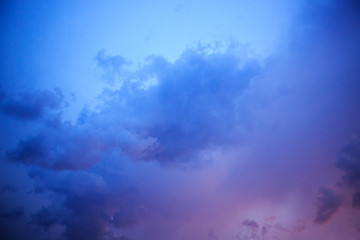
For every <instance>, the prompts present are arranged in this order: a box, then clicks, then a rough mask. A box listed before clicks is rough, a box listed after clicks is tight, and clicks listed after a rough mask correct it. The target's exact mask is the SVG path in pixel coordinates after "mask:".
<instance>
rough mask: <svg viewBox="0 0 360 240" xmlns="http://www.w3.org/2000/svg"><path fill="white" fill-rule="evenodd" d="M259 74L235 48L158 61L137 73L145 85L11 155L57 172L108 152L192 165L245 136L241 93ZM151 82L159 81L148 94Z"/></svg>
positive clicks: (114, 94)
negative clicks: (148, 82)
mask: <svg viewBox="0 0 360 240" xmlns="http://www.w3.org/2000/svg"><path fill="white" fill-rule="evenodd" d="M101 56H102V55H101ZM103 57H104V56H103ZM113 57H114V56H113ZM113 57H111V59H112V58H113ZM101 59H102V58H101ZM103 61H105V60H104V59H103ZM106 61H110V60H106ZM106 61H105V62H106ZM103 64H105V63H103ZM258 72H259V65H258V63H257V62H256V61H253V60H249V59H245V60H243V59H240V58H238V57H237V56H235V55H234V54H232V53H231V49H230V50H229V51H228V52H226V53H214V54H206V53H204V52H201V51H199V50H190V51H187V52H185V53H184V54H183V55H182V57H180V59H178V60H177V61H176V62H174V63H169V62H167V61H166V60H165V59H163V58H161V57H150V58H149V59H148V64H147V65H145V66H143V67H141V68H140V69H139V70H138V71H136V72H135V73H133V76H134V77H136V78H138V81H127V82H125V83H124V84H123V86H122V87H121V89H120V90H116V91H111V92H106V93H104V94H103V96H102V97H103V99H104V105H103V106H102V107H103V108H102V110H101V111H100V112H90V111H89V110H86V109H85V108H84V111H83V112H82V113H81V114H80V116H79V120H78V123H77V124H75V125H72V124H70V123H63V124H59V125H58V126H57V127H51V128H49V127H45V128H44V130H43V131H41V132H39V133H38V134H37V135H34V136H33V137H29V138H28V139H25V140H21V141H20V142H19V143H18V145H17V147H16V148H14V149H13V150H10V151H8V152H7V157H8V159H10V160H12V161H16V162H22V163H25V164H35V165H39V166H42V167H46V168H51V169H55V170H61V169H84V168H89V167H91V166H93V165H94V164H95V163H96V162H98V161H99V160H101V158H102V156H103V154H104V153H105V152H106V151H121V152H122V154H123V155H124V156H127V157H130V158H132V159H134V160H157V161H159V162H162V163H175V162H180V163H181V162H192V161H194V160H197V159H199V158H201V156H202V154H203V153H204V152H205V151H206V150H208V149H209V148H212V147H221V146H222V145H227V146H228V145H231V144H232V143H233V142H235V141H236V140H238V139H239V137H241V133H242V131H244V128H245V126H244V125H245V124H244V122H245V121H247V118H248V116H247V115H248V114H247V113H246V112H244V111H242V107H241V106H242V105H243V103H242V102H241V95H242V94H243V92H244V91H245V89H246V88H247V86H248V85H249V83H250V81H251V79H252V78H254V77H255V76H256V75H257V74H258ZM148 79H156V82H152V83H150V85H149V86H148V88H147V89H144V85H143V83H144V82H146V81H148ZM154 81H155V80H154ZM50 102H51V101H50ZM54 106H55V105H54ZM56 106H57V105H56ZM41 109H42V108H41ZM38 115H39V114H38ZM38 115H37V116H38Z"/></svg>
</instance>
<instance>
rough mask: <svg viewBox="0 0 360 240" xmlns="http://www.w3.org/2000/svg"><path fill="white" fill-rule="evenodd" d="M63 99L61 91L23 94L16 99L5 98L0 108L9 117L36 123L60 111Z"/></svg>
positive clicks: (0, 103)
mask: <svg viewBox="0 0 360 240" xmlns="http://www.w3.org/2000/svg"><path fill="white" fill-rule="evenodd" d="M63 98H64V97H63V94H62V92H61V90H60V89H55V91H54V92H52V91H35V92H23V93H20V94H18V95H17V96H14V97H13V96H5V97H3V99H2V101H1V102H0V108H1V111H2V112H3V113H4V114H5V115H7V116H9V117H13V118H16V119H19V120H23V121H36V120H38V119H41V118H43V117H45V116H48V115H50V114H51V113H53V111H54V110H58V109H60V107H61V106H62V103H63Z"/></svg>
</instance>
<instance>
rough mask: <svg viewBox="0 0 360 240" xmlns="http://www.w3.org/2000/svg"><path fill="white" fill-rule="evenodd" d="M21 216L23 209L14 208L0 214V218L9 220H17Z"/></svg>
mask: <svg viewBox="0 0 360 240" xmlns="http://www.w3.org/2000/svg"><path fill="white" fill-rule="evenodd" d="M22 216H24V208H23V207H14V208H12V209H9V210H3V211H2V212H1V213H0V217H2V218H7V219H10V220H18V219H19V218H20V217H22Z"/></svg>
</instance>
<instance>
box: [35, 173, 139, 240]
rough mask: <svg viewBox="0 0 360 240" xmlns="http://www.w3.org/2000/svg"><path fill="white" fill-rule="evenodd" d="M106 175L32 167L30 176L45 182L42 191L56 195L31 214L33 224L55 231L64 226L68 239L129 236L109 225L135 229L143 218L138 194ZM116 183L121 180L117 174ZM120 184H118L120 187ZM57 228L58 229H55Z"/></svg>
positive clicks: (36, 180)
mask: <svg viewBox="0 0 360 240" xmlns="http://www.w3.org/2000/svg"><path fill="white" fill-rule="evenodd" d="M101 175H104V173H103V174H96V173H90V172H86V171H77V172H74V171H63V172H60V173H58V174H57V175H53V173H52V172H49V171H48V170H41V169H33V170H32V171H31V172H30V173H29V176H30V177H31V178H32V179H33V181H35V182H37V184H39V182H40V184H42V185H43V192H45V191H46V192H48V193H51V194H52V195H53V198H52V199H53V200H52V202H51V205H49V206H47V207H42V208H40V209H39V210H38V211H37V212H36V213H35V214H33V215H32V221H31V222H32V224H35V225H38V226H41V227H43V229H44V230H45V231H52V229H54V226H64V227H65V230H64V232H63V233H62V234H63V235H64V236H65V237H66V239H69V240H72V239H90V240H95V239H109V240H110V239H126V238H125V236H122V237H120V236H119V237H116V236H115V235H114V234H113V233H112V232H111V231H109V228H110V227H111V226H113V227H115V228H118V229H126V228H132V227H134V226H136V225H138V224H139V223H140V222H141V221H142V218H143V214H144V212H143V210H142V208H141V207H140V206H139V205H137V204H136V198H135V197H136V193H134V191H132V190H131V189H129V188H127V187H125V188H122V189H121V190H117V189H113V188H112V187H111V185H112V183H111V182H105V181H104V179H103V178H102V177H101ZM116 181H117V182H119V181H120V182H121V179H119V177H117V180H116ZM118 185H119V183H118V184H117V186H118ZM54 231H55V230H54Z"/></svg>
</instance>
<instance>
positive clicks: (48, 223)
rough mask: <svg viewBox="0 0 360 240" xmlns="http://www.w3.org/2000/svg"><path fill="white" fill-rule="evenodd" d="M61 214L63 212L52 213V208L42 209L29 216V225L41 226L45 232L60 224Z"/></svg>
mask: <svg viewBox="0 0 360 240" xmlns="http://www.w3.org/2000/svg"><path fill="white" fill-rule="evenodd" d="M63 214H64V213H63V212H57V211H54V209H53V208H50V207H49V208H45V207H42V208H41V209H40V210H38V211H37V212H36V213H35V214H33V215H32V216H31V223H32V224H36V225H38V226H41V227H43V228H44V229H45V231H47V230H48V229H49V228H50V227H52V226H54V225H55V224H60V223H61V222H62V215H63Z"/></svg>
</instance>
